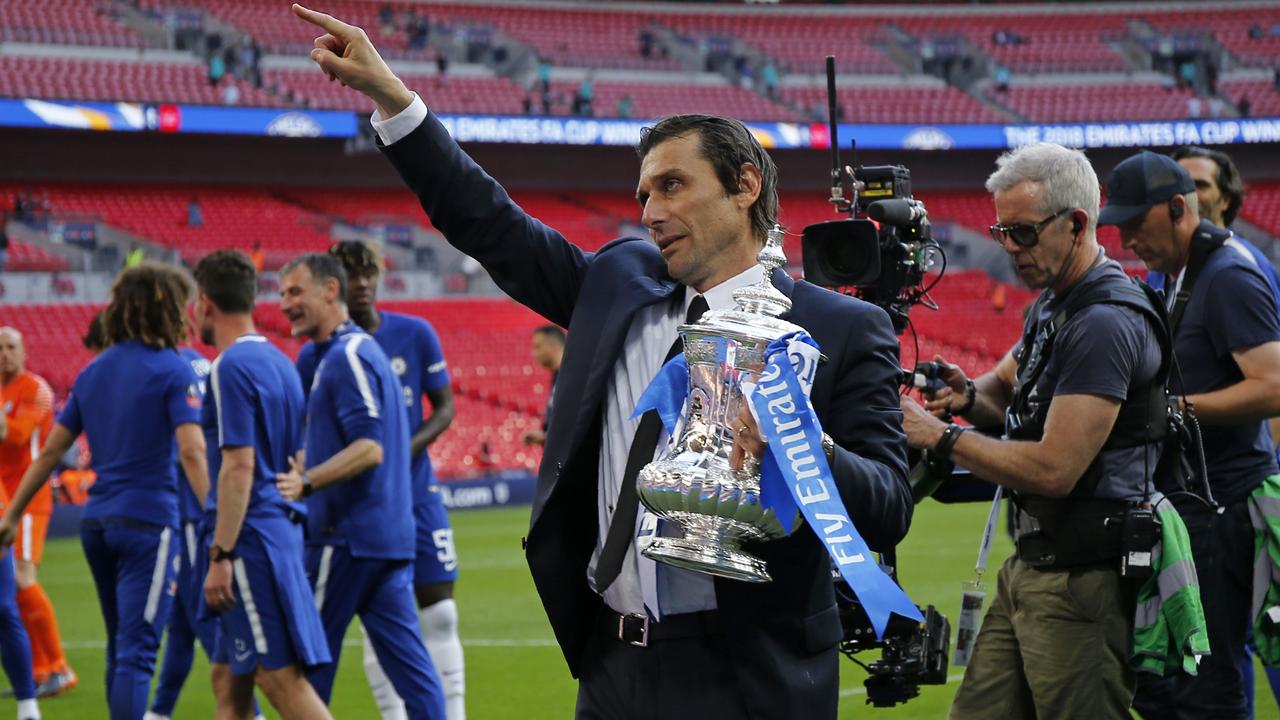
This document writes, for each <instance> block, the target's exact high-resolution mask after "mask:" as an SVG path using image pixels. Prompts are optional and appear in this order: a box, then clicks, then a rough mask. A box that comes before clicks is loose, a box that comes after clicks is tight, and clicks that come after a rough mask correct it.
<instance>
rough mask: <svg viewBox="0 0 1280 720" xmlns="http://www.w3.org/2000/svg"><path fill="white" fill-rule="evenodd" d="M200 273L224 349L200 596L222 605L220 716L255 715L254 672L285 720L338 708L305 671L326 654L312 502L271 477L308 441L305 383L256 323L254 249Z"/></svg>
mask: <svg viewBox="0 0 1280 720" xmlns="http://www.w3.org/2000/svg"><path fill="white" fill-rule="evenodd" d="M195 277H196V285H197V294H196V307H195V315H196V322H197V323H198V325H199V327H200V333H201V337H202V339H203V340H204V341H205V342H206V343H209V344H211V345H214V346H215V347H217V348H218V350H219V355H218V357H217V359H216V360H214V361H213V368H212V371H211V373H210V375H209V398H208V402H207V403H206V405H205V409H204V418H203V426H204V432H205V437H206V444H207V445H208V446H209V448H210V451H209V469H210V476H211V477H212V478H213V483H212V487H211V488H210V490H209V499H208V502H207V503H206V507H207V508H208V509H209V510H210V511H211V512H212V514H213V519H212V526H211V527H210V528H207V531H208V533H209V535H210V536H211V542H210V544H209V548H208V553H207V554H208V564H207V567H208V574H207V576H206V577H205V580H204V600H205V603H206V605H207V608H208V609H209V610H212V611H213V612H216V613H218V615H217V620H218V630H217V636H216V639H215V641H214V651H213V653H212V655H211V660H212V662H213V673H212V675H213V680H214V694H215V697H216V699H217V707H218V717H219V718H227V719H230V718H246V717H249V716H250V715H251V714H252V709H253V686H254V681H255V679H256V680H257V683H258V685H259V686H261V687H262V690H263V692H265V693H266V695H267V698H268V699H269V700H270V701H271V704H272V705H273V706H274V707H275V708H276V710H277V711H279V712H280V713H281V715H282V716H283V717H284V718H286V719H287V720H288V719H293V718H298V719H303V718H331V716H330V714H329V711H328V708H326V707H325V704H324V702H323V701H322V700H321V699H320V697H319V695H317V694H316V691H315V690H314V689H313V688H312V686H311V684H310V683H309V682H307V678H306V673H307V672H308V671H310V670H314V669H315V668H317V667H319V666H321V665H327V664H329V660H330V656H329V649H328V646H327V639H326V637H325V634H324V628H323V627H322V626H321V624H320V616H319V613H317V612H316V608H315V604H314V601H313V599H312V595H311V588H310V585H309V584H308V582H307V576H306V571H305V570H304V568H303V564H302V555H303V528H302V523H303V521H304V517H305V514H306V510H305V508H304V507H302V506H301V504H299V503H296V502H291V501H289V500H286V499H285V498H283V497H281V495H280V492H279V490H278V489H277V488H276V474H277V472H278V471H283V470H285V469H286V468H287V467H288V466H289V464H290V462H291V461H292V460H293V458H294V455H295V453H297V452H298V451H299V450H300V449H301V448H302V435H303V428H302V423H303V417H304V401H303V396H302V383H301V381H300V380H299V379H298V372H297V370H296V369H294V367H293V363H291V362H289V359H288V358H287V357H285V356H284V354H283V353H281V352H280V351H279V350H277V349H276V348H275V347H274V346H273V345H271V343H269V342H268V341H267V339H266V338H265V337H263V336H262V335H259V334H258V333H257V332H256V331H255V329H254V325H253V317H252V315H251V313H252V311H253V301H254V295H255V294H256V292H257V287H258V279H257V275H256V273H255V271H254V267H253V263H252V261H251V260H250V259H249V257H248V256H247V255H245V254H244V253H241V252H239V251H236V250H219V251H216V252H213V253H211V254H209V255H207V256H206V257H205V258H203V259H202V260H201V261H200V262H199V264H197V265H196V268H195Z"/></svg>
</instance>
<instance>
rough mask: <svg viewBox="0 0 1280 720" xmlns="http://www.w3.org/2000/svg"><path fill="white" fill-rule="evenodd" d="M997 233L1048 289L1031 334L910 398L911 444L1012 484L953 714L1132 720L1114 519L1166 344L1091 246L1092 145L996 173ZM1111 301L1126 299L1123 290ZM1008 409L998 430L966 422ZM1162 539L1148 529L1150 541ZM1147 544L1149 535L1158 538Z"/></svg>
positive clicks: (1038, 155)
mask: <svg viewBox="0 0 1280 720" xmlns="http://www.w3.org/2000/svg"><path fill="white" fill-rule="evenodd" d="M987 190H989V191H990V192H992V193H993V195H994V200H995V209H996V217H997V220H998V224H996V225H992V226H991V235H992V238H993V239H994V240H995V241H996V242H998V243H1000V244H1001V246H1002V247H1003V248H1004V250H1005V252H1007V253H1008V254H1009V257H1010V260H1011V261H1012V262H1013V264H1014V266H1015V268H1016V270H1017V273H1018V276H1019V277H1020V278H1021V280H1022V281H1023V282H1024V283H1025V284H1026V285H1027V286H1028V287H1031V288H1037V289H1040V290H1042V291H1043V292H1042V293H1041V295H1040V297H1039V299H1038V300H1037V301H1036V303H1035V305H1034V306H1033V307H1032V309H1031V312H1030V313H1029V315H1028V317H1027V321H1026V325H1025V327H1024V333H1023V339H1022V341H1021V342H1019V343H1018V344H1017V345H1016V346H1015V347H1014V348H1013V350H1011V351H1010V352H1009V353H1008V354H1007V355H1006V356H1005V357H1004V358H1003V359H1002V360H1001V361H1000V363H999V364H998V365H997V366H996V368H995V369H994V370H992V371H991V372H988V373H986V374H985V375H983V376H982V377H980V378H978V379H977V380H976V381H973V382H970V381H969V380H968V379H967V378H966V377H965V375H964V373H963V372H962V371H961V370H960V369H959V368H958V367H956V366H955V365H951V364H949V363H946V362H945V360H943V359H942V358H939V361H940V364H941V365H942V367H943V372H942V378H941V379H942V380H943V381H944V382H946V383H947V385H948V388H946V389H944V390H941V391H939V392H937V393H930V394H929V395H930V396H931V397H929V396H927V397H926V399H927V410H926V408H924V407H921V406H920V405H919V404H917V403H916V402H915V401H913V400H911V399H910V398H903V400H902V408H903V411H904V413H905V417H904V428H905V429H906V432H907V439H908V442H909V443H910V444H911V446H912V447H915V448H921V449H928V450H930V451H932V452H933V453H934V454H935V456H941V457H942V458H944V459H946V458H950V459H952V460H954V461H955V462H956V463H957V464H959V465H962V466H964V467H966V468H968V469H969V470H971V471H972V472H973V473H974V475H975V476H978V477H981V478H983V479H985V480H987V481H989V482H992V483H995V484H998V485H1000V486H1002V487H1004V488H1006V489H1008V490H1009V491H1010V494H1011V496H1012V499H1013V505H1014V508H1015V509H1016V513H1015V521H1014V534H1015V545H1016V546H1017V552H1016V553H1015V554H1014V555H1013V556H1012V557H1010V558H1009V559H1008V560H1007V561H1006V562H1005V564H1004V566H1003V567H1002V568H1001V569H1000V573H999V579H998V583H997V587H996V593H995V598H994V600H993V601H992V605H991V609H990V610H989V611H988V613H987V615H986V617H985V619H984V621H983V624H982V628H981V630H980V631H979V634H978V637H977V640H976V644H975V646H974V650H973V655H972V657H971V659H970V662H969V665H968V668H967V669H966V671H965V676H964V681H963V682H962V683H961V685H960V689H959V691H958V692H957V694H956V697H955V701H954V703H953V704H952V706H951V718H953V720H954V719H956V718H962V719H963V718H993V717H999V718H1032V717H1034V718H1040V719H1041V720H1043V719H1044V718H1081V717H1097V718H1102V717H1106V718H1127V717H1128V716H1129V715H1128V712H1129V711H1128V708H1129V704H1130V701H1131V700H1132V697H1133V690H1134V675H1133V672H1132V671H1131V670H1130V668H1129V665H1128V662H1127V658H1128V654H1129V648H1130V645H1131V641H1132V633H1133V618H1134V599H1133V598H1134V589H1133V588H1132V587H1130V585H1129V583H1127V582H1125V578H1123V577H1122V576H1121V572H1120V557H1121V554H1122V550H1121V548H1122V545H1121V543H1122V540H1121V533H1120V532H1119V528H1120V527H1121V525H1122V524H1123V521H1124V519H1125V515H1126V512H1127V511H1129V510H1130V509H1131V508H1133V507H1134V506H1135V505H1136V504H1138V503H1140V502H1142V500H1143V499H1144V498H1145V497H1146V496H1147V494H1148V491H1149V483H1148V482H1147V480H1146V478H1147V477H1148V476H1149V473H1148V469H1149V468H1151V469H1153V468H1154V467H1155V465H1156V460H1157V455H1158V449H1159V446H1160V443H1159V442H1153V441H1152V440H1150V439H1149V435H1148V434H1147V432H1146V430H1145V427H1146V424H1147V415H1148V408H1149V407H1151V406H1154V408H1155V409H1156V410H1158V411H1159V415H1161V416H1163V413H1164V407H1165V403H1164V387H1163V384H1164V383H1163V378H1164V367H1163V358H1162V355H1163V352H1162V350H1161V348H1162V347H1163V346H1165V345H1166V344H1167V338H1165V337H1164V334H1163V330H1162V329H1161V328H1162V327H1163V325H1162V322H1161V320H1160V317H1159V315H1158V314H1157V310H1156V309H1155V307H1154V306H1153V304H1152V303H1151V302H1150V301H1149V300H1147V295H1146V293H1144V292H1143V291H1142V290H1141V289H1140V288H1138V286H1137V285H1136V284H1134V283H1133V282H1132V281H1130V280H1129V279H1128V277H1127V276H1126V275H1125V274H1124V272H1123V270H1122V269H1121V268H1120V265H1119V264H1118V263H1116V262H1115V261H1112V260H1108V259H1107V257H1106V255H1105V253H1104V252H1103V251H1102V248H1101V247H1100V246H1099V245H1098V242H1097V239H1096V236H1095V229H1096V222H1097V217H1098V205H1099V192H1098V178H1097V176H1096V175H1095V174H1094V172H1093V168H1092V167H1091V166H1090V164H1089V161H1088V160H1087V159H1086V158H1085V156H1084V154H1083V153H1081V152H1079V151H1077V150H1069V149H1067V148H1064V147H1062V146H1059V145H1054V144H1049V143H1037V144H1034V145H1028V146H1025V147H1022V148H1019V149H1018V150H1016V151H1013V152H1011V153H1007V154H1005V155H1004V156H1002V157H1001V158H1000V159H999V160H998V161H997V170H996V171H995V172H994V173H993V174H992V175H991V177H990V178H988V180H987ZM1117 298H1125V300H1124V301H1120V300H1117ZM948 413H950V414H956V415H963V416H965V417H966V418H968V419H969V420H970V421H971V422H973V423H974V424H975V425H979V426H988V425H995V424H997V423H999V422H1001V420H1002V419H1003V420H1004V422H1005V430H1006V431H1005V436H1004V438H1003V439H995V438H990V437H986V436H983V435H979V434H978V433H975V432H965V430H967V429H968V428H965V427H961V426H959V425H955V424H951V425H948V424H946V422H944V421H943V420H941V419H939V418H938V417H935V415H938V416H946V415H947V414H948ZM1151 539H1152V542H1154V536H1152V538H1151ZM1147 548H1148V549H1149V548H1150V545H1147Z"/></svg>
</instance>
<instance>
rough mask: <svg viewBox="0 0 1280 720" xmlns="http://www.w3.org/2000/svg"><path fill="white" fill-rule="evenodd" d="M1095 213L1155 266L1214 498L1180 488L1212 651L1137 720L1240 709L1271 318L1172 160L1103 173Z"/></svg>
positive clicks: (1279, 408)
mask: <svg viewBox="0 0 1280 720" xmlns="http://www.w3.org/2000/svg"><path fill="white" fill-rule="evenodd" d="M1107 198H1108V202H1107V207H1106V209H1104V210H1103V211H1102V217H1101V218H1100V222H1102V223H1105V224H1112V225H1117V226H1118V227H1119V228H1120V238H1121V240H1122V241H1123V243H1124V246H1125V247H1126V248H1128V249H1129V250H1131V251H1133V252H1134V253H1135V254H1136V255H1137V256H1138V257H1140V258H1142V261H1143V263H1145V264H1146V266H1147V267H1148V268H1150V269H1151V270H1156V271H1159V272H1162V273H1164V274H1165V276H1166V279H1165V292H1166V293H1167V298H1168V305H1169V307H1170V318H1171V324H1172V327H1173V347H1174V356H1175V358H1176V360H1177V366H1178V369H1179V372H1178V373H1176V374H1175V375H1174V376H1173V378H1172V382H1171V388H1172V389H1173V390H1174V391H1176V392H1178V393H1179V394H1180V395H1184V396H1185V402H1186V404H1188V405H1191V406H1192V407H1194V409H1195V413H1196V416H1197V418H1198V419H1199V421H1200V425H1201V433H1202V439H1203V442H1204V452H1205V466H1206V469H1207V470H1208V475H1209V487H1210V489H1211V490H1212V492H1213V499H1214V500H1216V501H1217V503H1218V505H1219V507H1218V508H1217V509H1216V510H1215V509H1214V508H1211V507H1209V506H1208V505H1207V504H1206V503H1205V502H1204V501H1203V500H1198V499H1196V498H1194V497H1193V496H1190V495H1187V494H1185V493H1182V494H1178V495H1174V494H1173V492H1172V491H1174V490H1177V489H1179V488H1176V487H1163V488H1161V489H1162V490H1164V491H1165V492H1166V494H1169V496H1170V499H1171V501H1172V502H1173V504H1174V505H1175V506H1176V507H1177V509H1178V512H1179V513H1180V514H1181V515H1182V517H1183V519H1184V520H1185V521H1186V524H1187V532H1188V535H1189V536H1190V538H1191V550H1192V554H1193V556H1194V559H1195V565H1196V571H1197V573H1198V575H1199V580H1200V599H1201V602H1202V603H1203V605H1204V615H1205V623H1206V627H1207V629H1208V634H1209V646H1210V649H1211V651H1212V654H1211V655H1209V656H1207V657H1205V658H1204V659H1203V660H1202V661H1201V662H1200V666H1199V670H1198V672H1197V674H1196V675H1195V676H1191V675H1185V674H1181V675H1177V676H1174V677H1173V678H1171V679H1169V680H1167V681H1162V682H1156V683H1150V685H1151V686H1152V687H1148V682H1147V680H1146V678H1145V677H1144V678H1143V683H1142V688H1141V689H1140V690H1139V692H1138V697H1137V698H1136V700H1135V702H1134V707H1135V708H1137V709H1138V711H1139V712H1140V713H1141V714H1142V716H1143V717H1145V718H1215V720H1216V719H1218V718H1223V719H1228V718H1247V717H1249V716H1250V710H1249V703H1248V698H1247V697H1246V696H1245V692H1244V689H1243V686H1242V682H1241V681H1242V677H1241V672H1240V662H1241V661H1242V660H1243V659H1244V658H1245V653H1244V646H1245V638H1246V635H1247V633H1248V628H1249V625H1250V623H1251V621H1252V619H1253V618H1252V617H1250V604H1251V602H1250V601H1251V591H1252V587H1253V582H1252V573H1253V557H1254V555H1253V553H1254V537H1253V530H1252V527H1251V524H1250V520H1249V496H1250V494H1251V493H1252V492H1253V491H1254V490H1255V489H1256V488H1258V486H1259V485H1261V484H1262V482H1263V481H1264V480H1265V479H1266V478H1267V477H1268V476H1269V475H1274V474H1276V472H1277V467H1276V459H1275V456H1274V455H1273V454H1272V446H1271V435H1270V432H1269V430H1268V429H1267V424H1266V420H1267V419H1268V418H1271V417H1274V416H1276V415H1280V320H1277V316H1276V305H1275V299H1274V297H1273V296H1272V294H1271V288H1270V286H1269V285H1268V284H1267V281H1266V278H1265V277H1264V276H1263V275H1262V273H1261V272H1260V271H1259V269H1258V266H1257V265H1256V264H1255V263H1253V262H1251V261H1250V260H1249V259H1248V258H1247V257H1246V256H1245V255H1244V254H1242V253H1240V252H1238V251H1236V250H1235V249H1232V248H1231V247H1230V246H1228V245H1227V241H1228V240H1229V238H1230V237H1231V232H1230V231H1229V230H1226V229H1224V228H1221V227H1218V226H1216V225H1214V224H1213V223H1211V222H1210V221H1208V220H1206V219H1201V217H1200V213H1199V202H1198V198H1197V195H1196V186H1195V183H1194V182H1193V181H1192V178H1191V175H1190V174H1189V173H1188V171H1187V169H1186V168H1185V167H1183V166H1182V165H1180V164H1179V163H1178V162H1177V161H1176V160H1174V159H1172V158H1170V157H1167V156H1164V155H1157V154H1155V153H1151V152H1142V153H1139V154H1137V155H1134V156H1133V157H1130V158H1128V159H1126V160H1125V161H1123V162H1121V163H1120V164H1119V165H1117V166H1116V168H1115V169H1114V170H1113V171H1112V172H1111V176H1110V177H1109V178H1108V180H1107Z"/></svg>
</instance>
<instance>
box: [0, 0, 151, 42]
mask: <svg viewBox="0 0 1280 720" xmlns="http://www.w3.org/2000/svg"><path fill="white" fill-rule="evenodd" d="M104 7H105V6H104V5H102V4H99V3H91V2H85V0H5V1H4V2H2V3H0V42H20V43H48V44H53V45H97V46H107V47H130V48H137V47H143V46H144V45H145V43H144V42H143V40H142V38H141V37H140V36H139V35H138V34H137V33H136V32H134V31H133V30H132V29H130V28H129V27H127V26H126V25H124V24H122V23H119V22H117V21H116V20H115V19H113V18H112V17H110V16H109V15H108V14H107V13H106V12H105V10H104V9H103V8H104Z"/></svg>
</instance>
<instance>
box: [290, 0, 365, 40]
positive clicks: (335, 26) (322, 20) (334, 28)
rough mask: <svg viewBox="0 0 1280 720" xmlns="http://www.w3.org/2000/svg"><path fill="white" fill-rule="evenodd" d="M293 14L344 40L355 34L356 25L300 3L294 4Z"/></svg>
mask: <svg viewBox="0 0 1280 720" xmlns="http://www.w3.org/2000/svg"><path fill="white" fill-rule="evenodd" d="M293 14H294V15H297V16H298V17H300V18H302V19H303V20H306V21H307V22H309V23H311V24H312V25H316V26H318V27H321V28H324V29H325V30H327V31H328V32H329V34H330V35H333V36H334V37H337V38H340V39H342V40H350V39H351V37H352V36H353V35H354V34H355V27H354V26H352V25H348V24H346V23H344V22H342V21H341V20H339V19H338V18H336V17H334V16H332V15H327V14H325V13H322V12H316V11H315V10H311V9H309V8H305V7H303V6H301V5H299V4H298V3H294V4H293Z"/></svg>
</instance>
